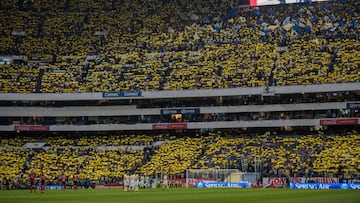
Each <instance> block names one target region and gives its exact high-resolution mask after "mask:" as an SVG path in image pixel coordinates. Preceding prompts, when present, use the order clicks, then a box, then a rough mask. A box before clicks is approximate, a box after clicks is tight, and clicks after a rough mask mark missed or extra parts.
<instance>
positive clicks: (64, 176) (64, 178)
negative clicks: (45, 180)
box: [60, 174, 66, 190]
mask: <svg viewBox="0 0 360 203" xmlns="http://www.w3.org/2000/svg"><path fill="white" fill-rule="evenodd" d="M60 181H61V184H62V185H63V186H64V188H63V189H64V190H65V189H66V175H65V174H63V175H62V176H61V177H60Z"/></svg>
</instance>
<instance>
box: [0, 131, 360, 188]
mask: <svg viewBox="0 0 360 203" xmlns="http://www.w3.org/2000/svg"><path fill="white" fill-rule="evenodd" d="M40 138H41V139H42V142H45V143H46V145H44V146H43V147H41V148H29V147H25V145H24V143H25V144H26V143H29V142H34V140H38V139H39V137H26V136H24V137H21V136H12V137H9V136H2V139H1V147H0V167H1V168H0V169H1V170H0V179H3V178H7V179H10V180H17V179H21V180H22V181H23V182H26V181H27V178H28V177H27V175H26V174H27V173H28V172H29V171H30V170H32V169H35V170H44V171H45V172H46V175H47V179H48V180H51V181H56V180H58V178H59V177H60V176H62V175H64V174H65V175H66V176H72V175H73V174H74V173H76V174H79V177H80V178H81V179H84V180H91V181H100V180H101V181H105V180H106V181H108V182H109V181H110V182H111V181H112V180H121V179H122V177H123V175H124V174H126V173H138V174H142V175H145V176H152V175H154V174H170V175H171V176H179V177H184V176H185V174H184V173H185V170H186V169H188V168H201V169H206V168H237V169H239V170H241V171H247V172H255V171H257V172H260V173H261V175H263V176H288V175H290V176H300V177H312V176H320V177H322V176H326V177H340V176H343V177H345V178H351V177H352V176H353V175H355V176H356V175H359V171H360V162H359V159H358V157H359V156H360V151H359V147H358V146H359V144H360V143H359V142H360V136H359V133H358V132H356V131H353V132H348V133H335V134H325V133H321V132H319V133H310V132H309V133H307V134H306V135H300V134H297V135H295V134H290V133H288V134H281V135H280V134H279V135H278V134H277V133H270V132H269V133H265V134H263V135H250V134H242V133H241V132H236V131H218V132H212V133H201V134H197V133H196V134H195V133H193V132H187V133H185V134H184V133H183V134H182V135H175V134H164V133H156V134H155V136H154V135H140V134H133V135H126V134H124V135H115V136H111V135H107V136H89V137H81V138H79V137H78V136H74V137H73V138H71V137H64V136H44V137H40ZM159 140H165V142H162V144H161V145H155V144H154V143H155V141H159ZM86 143H89V145H87V144H86Z"/></svg>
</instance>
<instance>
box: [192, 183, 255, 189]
mask: <svg viewBox="0 0 360 203" xmlns="http://www.w3.org/2000/svg"><path fill="white" fill-rule="evenodd" d="M195 187H196V188H247V187H249V183H248V182H198V183H196V184H195Z"/></svg>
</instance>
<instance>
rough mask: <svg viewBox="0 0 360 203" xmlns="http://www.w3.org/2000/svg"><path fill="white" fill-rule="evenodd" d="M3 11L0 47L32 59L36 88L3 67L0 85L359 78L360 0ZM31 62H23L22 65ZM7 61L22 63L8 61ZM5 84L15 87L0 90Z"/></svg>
mask: <svg viewBox="0 0 360 203" xmlns="http://www.w3.org/2000/svg"><path fill="white" fill-rule="evenodd" d="M1 9H2V10H3V11H4V12H2V14H1V15H3V18H0V19H3V20H2V21H1V24H2V27H1V28H0V29H1V30H0V32H1V33H2V36H4V37H2V38H1V41H0V44H1V45H2V46H0V47H1V48H0V52H1V53H2V54H3V55H13V54H14V55H24V56H28V58H29V60H28V61H29V62H30V61H34V60H35V61H37V62H38V63H39V65H38V66H37V67H36V68H35V69H34V70H33V71H34V73H33V74H29V75H25V76H24V77H26V80H25V79H24V82H25V83H26V82H28V83H29V81H34V78H35V81H36V82H37V85H36V87H35V88H34V86H33V85H29V87H28V88H26V89H24V88H22V87H23V85H22V83H18V81H17V79H12V80H9V79H8V78H6V75H3V76H2V77H1V78H0V79H1V85H0V88H1V89H0V91H1V92H14V91H15V92H60V93H61V92H105V91H128V90H142V91H146V90H180V89H209V88H232V87H255V86H271V85H307V84H321V83H340V82H357V81H359V80H360V78H359V74H358V72H359V71H358V69H359V64H360V62H359V61H360V60H359V53H360V51H359V47H360V46H359V36H358V33H359V22H360V19H359V11H360V5H359V3H358V2H355V1H348V2H347V3H337V2H322V3H314V4H294V5H281V6H267V7H260V8H258V7H248V8H240V6H239V5H237V3H236V1H233V2H232V3H229V2H226V3H222V2H221V1H199V2H197V3H190V2H188V1H185V0H182V1H155V2H154V1H151V2H150V1H145V2H137V1H132V2H128V1H105V0H104V1H96V2H92V3H89V2H88V1H85V0H82V1H76V2H75V1H72V0H67V1H62V2H61V3H60V4H57V3H55V2H54V1H41V3H40V2H38V1H34V2H33V1H19V3H18V4H16V5H14V4H11V3H9V2H7V1H6V3H2V4H1ZM12 31H16V32H17V36H14V35H12V33H11V32H12ZM22 31H25V34H24V33H22ZM29 62H25V63H27V64H25V65H23V66H24V67H27V68H25V69H30V68H28V67H29V66H30V65H29ZM40 64H41V65H40ZM40 66H41V67H40ZM24 67H23V69H24ZM8 68H9V69H10V70H11V71H10V72H19V71H21V70H17V68H16V65H14V64H10V67H8ZM39 70H41V71H40V72H39ZM36 71H38V72H39V74H36ZM7 82H10V84H11V85H12V86H14V88H3V87H4V86H5V84H6V83H7Z"/></svg>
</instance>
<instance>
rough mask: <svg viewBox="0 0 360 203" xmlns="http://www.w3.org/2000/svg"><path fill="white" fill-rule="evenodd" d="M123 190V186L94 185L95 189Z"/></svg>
mask: <svg viewBox="0 0 360 203" xmlns="http://www.w3.org/2000/svg"><path fill="white" fill-rule="evenodd" d="M115 188H124V184H99V185H95V189H115Z"/></svg>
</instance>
